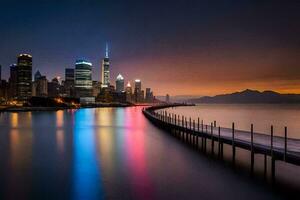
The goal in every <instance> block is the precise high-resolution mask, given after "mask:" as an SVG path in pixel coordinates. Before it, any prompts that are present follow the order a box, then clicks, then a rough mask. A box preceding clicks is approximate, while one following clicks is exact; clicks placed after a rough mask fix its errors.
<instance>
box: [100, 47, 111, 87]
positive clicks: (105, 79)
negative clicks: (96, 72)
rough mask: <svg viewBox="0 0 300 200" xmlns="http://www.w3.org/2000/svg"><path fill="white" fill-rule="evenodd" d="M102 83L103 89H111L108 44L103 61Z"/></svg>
mask: <svg viewBox="0 0 300 200" xmlns="http://www.w3.org/2000/svg"><path fill="white" fill-rule="evenodd" d="M101 82H102V85H101V87H102V88H105V87H109V85H110V71H109V56H108V44H107V43H106V49H105V57H104V58H103V60H102V67H101Z"/></svg>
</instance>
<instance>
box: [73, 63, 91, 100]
mask: <svg viewBox="0 0 300 200" xmlns="http://www.w3.org/2000/svg"><path fill="white" fill-rule="evenodd" d="M92 88H93V82H92V63H90V62H88V61H86V60H77V61H76V65H75V93H76V97H92Z"/></svg>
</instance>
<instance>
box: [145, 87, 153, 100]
mask: <svg viewBox="0 0 300 200" xmlns="http://www.w3.org/2000/svg"><path fill="white" fill-rule="evenodd" d="M146 102H148V103H152V102H153V92H152V91H151V88H146Z"/></svg>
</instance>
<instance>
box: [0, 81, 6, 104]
mask: <svg viewBox="0 0 300 200" xmlns="http://www.w3.org/2000/svg"><path fill="white" fill-rule="evenodd" d="M7 99H8V83H7V81H6V80H0V103H2V102H5V101H7Z"/></svg>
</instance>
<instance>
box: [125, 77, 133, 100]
mask: <svg viewBox="0 0 300 200" xmlns="http://www.w3.org/2000/svg"><path fill="white" fill-rule="evenodd" d="M125 92H126V101H127V102H131V101H132V87H131V84H130V82H129V81H128V83H127V85H126V89H125Z"/></svg>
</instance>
